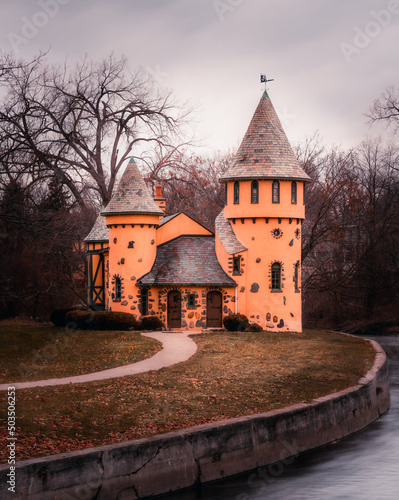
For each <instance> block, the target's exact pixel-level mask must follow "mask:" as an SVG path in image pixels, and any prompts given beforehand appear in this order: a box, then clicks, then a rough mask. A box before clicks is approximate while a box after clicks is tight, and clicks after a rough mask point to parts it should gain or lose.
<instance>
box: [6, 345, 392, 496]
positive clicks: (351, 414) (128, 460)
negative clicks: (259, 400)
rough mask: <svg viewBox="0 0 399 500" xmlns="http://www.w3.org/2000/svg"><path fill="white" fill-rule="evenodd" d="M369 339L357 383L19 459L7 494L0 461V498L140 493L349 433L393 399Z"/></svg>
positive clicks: (380, 355)
mask: <svg viewBox="0 0 399 500" xmlns="http://www.w3.org/2000/svg"><path fill="white" fill-rule="evenodd" d="M372 343H373V346H374V347H375V349H376V352H377V355H376V361H375V364H374V366H373V368H372V370H370V372H369V373H368V374H367V375H366V377H364V378H363V379H361V380H360V381H359V384H358V385H357V386H355V387H351V388H349V389H346V390H343V391H340V392H338V393H335V394H330V395H328V396H325V397H322V398H319V399H317V400H314V401H313V402H312V403H311V404H297V405H293V406H290V407H288V408H284V409H281V410H275V411H270V412H267V413H263V414H258V415H251V416H247V417H240V418H235V419H230V420H226V421H223V422H218V423H212V424H205V425H200V426H196V427H191V428H189V429H184V430H181V431H176V432H171V433H168V434H163V435H160V436H156V437H152V438H148V439H140V440H136V441H130V442H125V443H120V444H115V445H109V446H103V447H99V448H93V449H89V450H84V451H79V452H70V453H65V454H61V455H56V456H52V457H45V458H37V459H32V460H27V461H23V462H19V463H18V466H17V470H16V481H17V491H18V496H15V495H14V494H7V491H6V488H7V484H6V481H7V476H6V475H7V472H8V471H9V467H8V466H1V467H0V497H1V498H2V499H3V498H4V499H6V498H24V499H25V498H26V499H32V500H33V499H34V500H36V499H37V500H39V499H40V500H50V499H51V500H58V499H62V500H64V499H69V498H71V499H72V498H74V499H77V498H79V499H80V498H85V499H93V500H94V499H96V500H110V499H113V498H118V499H120V500H122V499H137V498H145V497H148V496H150V495H156V494H161V493H166V492H168V491H174V490H178V489H181V488H185V487H189V486H192V485H194V484H195V483H205V482H207V481H213V480H215V479H220V478H222V477H227V476H229V475H233V474H237V473H240V472H244V471H248V470H251V469H254V468H256V467H259V466H264V465H267V464H271V463H274V462H277V461H280V460H284V459H286V458H288V457H291V456H295V455H297V454H299V453H301V452H304V451H307V450H310V449H313V448H317V447H319V446H322V445H325V444H327V443H330V442H332V441H334V440H336V439H340V438H343V437H345V436H348V435H350V434H352V433H354V432H356V431H359V430H360V429H362V428H364V427H366V426H367V425H368V424H370V423H371V422H373V421H374V420H376V419H377V418H378V417H379V416H380V415H382V414H383V413H384V412H386V411H387V410H388V408H389V405H390V396H389V380H388V364H387V360H386V356H385V353H384V351H383V350H382V349H381V347H380V346H379V345H378V344H377V343H375V342H372ZM1 488H3V489H1Z"/></svg>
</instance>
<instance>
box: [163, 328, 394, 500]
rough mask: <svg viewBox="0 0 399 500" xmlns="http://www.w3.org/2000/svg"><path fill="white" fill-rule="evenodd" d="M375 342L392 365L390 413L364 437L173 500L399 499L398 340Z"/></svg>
mask: <svg viewBox="0 0 399 500" xmlns="http://www.w3.org/2000/svg"><path fill="white" fill-rule="evenodd" d="M367 338H373V339H374V340H376V341H377V342H378V343H379V344H381V346H382V347H383V348H384V349H385V352H386V353H387V356H388V359H389V363H390V392H391V408H390V409H389V411H388V412H387V413H386V414H385V415H383V416H382V417H381V418H379V419H378V420H377V421H376V422H374V423H373V424H371V425H370V426H368V427H367V428H366V429H364V430H363V431H361V432H358V433H357V434H355V435H353V436H350V437H348V438H346V439H343V440H341V441H339V442H336V443H333V444H330V445H328V446H325V447H323V448H321V449H318V450H315V451H312V452H309V453H306V454H304V455H302V456H299V457H295V458H292V459H290V460H288V461H287V462H285V463H281V464H276V465H274V466H269V467H264V468H262V469H258V470H256V471H252V472H249V473H245V474H241V475H239V476H236V477H233V478H227V479H224V480H221V481H216V482H213V483H209V484H206V485H203V486H202V487H201V488H199V489H196V490H188V491H183V492H179V493H173V494H171V495H170V496H164V497H162V498H165V499H166V498H169V499H170V498H173V500H263V499H267V500H277V499H278V500H391V499H392V500H397V499H399V337H397V336H392V337H387V336H378V337H367Z"/></svg>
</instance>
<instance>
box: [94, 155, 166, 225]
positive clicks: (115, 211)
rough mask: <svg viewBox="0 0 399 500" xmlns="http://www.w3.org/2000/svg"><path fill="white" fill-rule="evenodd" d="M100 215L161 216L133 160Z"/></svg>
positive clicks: (160, 211)
mask: <svg viewBox="0 0 399 500" xmlns="http://www.w3.org/2000/svg"><path fill="white" fill-rule="evenodd" d="M101 214H102V215H121V214H145V215H161V216H163V215H164V213H163V211H162V210H161V209H160V208H159V207H158V205H157V204H156V203H155V201H154V199H153V198H152V196H151V193H150V191H149V190H148V188H147V186H146V183H145V182H144V179H143V177H142V175H141V173H140V170H139V169H138V167H137V165H136V163H135V161H134V159H133V158H131V159H130V161H129V163H128V165H127V167H126V170H125V171H124V172H123V175H122V178H121V180H120V182H119V185H118V187H117V189H116V191H115V193H114V194H113V195H112V198H111V201H110V202H109V203H108V205H107V206H106V208H105V210H103V212H101Z"/></svg>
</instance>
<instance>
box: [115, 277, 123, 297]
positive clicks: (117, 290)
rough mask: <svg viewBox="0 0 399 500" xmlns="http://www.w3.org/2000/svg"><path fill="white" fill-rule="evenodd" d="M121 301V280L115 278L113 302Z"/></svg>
mask: <svg viewBox="0 0 399 500" xmlns="http://www.w3.org/2000/svg"><path fill="white" fill-rule="evenodd" d="M121 300H122V280H121V279H120V277H119V276H116V277H115V297H114V302H120V301H121Z"/></svg>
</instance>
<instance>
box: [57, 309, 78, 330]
mask: <svg viewBox="0 0 399 500" xmlns="http://www.w3.org/2000/svg"><path fill="white" fill-rule="evenodd" d="M79 310H81V309H79V308H77V307H65V308H64V309H54V311H51V313H50V321H51V322H52V323H53V325H54V326H65V325H66V323H67V321H66V315H67V313H69V312H70V311H79Z"/></svg>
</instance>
